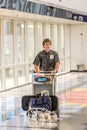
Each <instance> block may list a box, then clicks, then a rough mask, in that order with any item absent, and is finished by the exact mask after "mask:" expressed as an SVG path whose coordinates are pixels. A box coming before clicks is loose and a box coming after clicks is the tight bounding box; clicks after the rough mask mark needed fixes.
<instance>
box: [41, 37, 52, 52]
mask: <svg viewBox="0 0 87 130" xmlns="http://www.w3.org/2000/svg"><path fill="white" fill-rule="evenodd" d="M42 44H43V47H44V49H45V51H46V52H49V50H50V48H51V44H52V42H51V40H50V39H48V38H46V39H44V40H43V43H42Z"/></svg>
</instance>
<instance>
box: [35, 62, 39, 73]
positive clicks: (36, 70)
mask: <svg viewBox="0 0 87 130" xmlns="http://www.w3.org/2000/svg"><path fill="white" fill-rule="evenodd" d="M34 70H35V72H36V73H40V70H39V68H38V65H36V64H34Z"/></svg>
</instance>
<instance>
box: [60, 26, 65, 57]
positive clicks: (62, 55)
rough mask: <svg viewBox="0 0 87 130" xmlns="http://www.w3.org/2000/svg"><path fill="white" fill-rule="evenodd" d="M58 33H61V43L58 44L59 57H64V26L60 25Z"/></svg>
mask: <svg viewBox="0 0 87 130" xmlns="http://www.w3.org/2000/svg"><path fill="white" fill-rule="evenodd" d="M60 29H61V30H60V33H61V35H60V36H61V37H60V39H61V44H60V49H61V58H64V57H65V46H64V40H65V39H64V26H61V28H60Z"/></svg>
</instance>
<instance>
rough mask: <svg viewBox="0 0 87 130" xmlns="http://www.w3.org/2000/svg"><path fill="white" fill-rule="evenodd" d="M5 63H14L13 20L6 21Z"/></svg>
mask: <svg viewBox="0 0 87 130" xmlns="http://www.w3.org/2000/svg"><path fill="white" fill-rule="evenodd" d="M4 48H5V64H6V65H8V64H12V63H13V21H12V20H10V21H8V20H5V21H4Z"/></svg>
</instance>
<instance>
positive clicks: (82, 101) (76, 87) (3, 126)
mask: <svg viewBox="0 0 87 130" xmlns="http://www.w3.org/2000/svg"><path fill="white" fill-rule="evenodd" d="M31 90H32V89H31V85H28V86H24V87H20V88H16V89H13V90H9V91H6V92H2V93H0V130H39V129H41V130H78V129H79V130H87V73H86V72H84V73H82V72H78V73H75V72H73V73H67V74H65V75H61V76H58V77H57V84H56V94H57V95H58V97H59V108H60V117H61V118H60V122H59V123H58V124H55V123H49V124H46V123H44V124H43V126H44V127H43V126H42V127H41V128H39V125H36V126H37V127H36V126H34V125H35V122H34V123H33V125H31V126H30V128H28V127H27V118H26V113H25V112H24V111H23V110H22V108H21V98H22V96H23V95H29V94H32V91H31Z"/></svg>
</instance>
